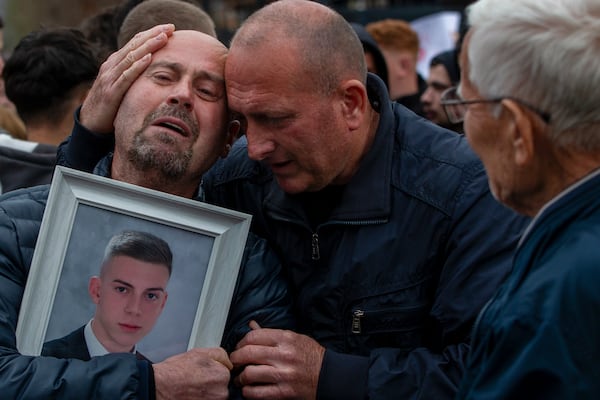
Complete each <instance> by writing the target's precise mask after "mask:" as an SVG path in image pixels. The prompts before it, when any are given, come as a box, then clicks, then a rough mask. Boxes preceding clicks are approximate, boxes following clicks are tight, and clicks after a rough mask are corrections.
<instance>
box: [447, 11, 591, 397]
mask: <svg viewBox="0 0 600 400" xmlns="http://www.w3.org/2000/svg"><path fill="white" fill-rule="evenodd" d="M468 18H469V24H470V27H471V28H470V31H469V33H468V34H467V36H466V38H465V42H464V45H463V50H462V52H461V56H460V65H461V72H462V75H461V82H460V85H459V88H458V92H455V93H453V94H452V95H451V96H447V98H445V99H444V104H445V107H446V108H447V109H448V113H449V115H451V116H453V117H456V119H455V122H458V121H459V120H460V119H461V118H462V117H463V114H464V127H465V135H466V137H467V139H468V141H469V143H470V145H471V146H472V147H473V149H474V150H475V152H476V153H477V154H478V155H479V156H480V157H481V160H482V161H483V163H484V165H485V168H486V170H487V173H488V181H489V185H490V188H491V190H492V192H493V193H494V196H495V197H496V199H498V200H499V201H500V202H502V203H503V204H505V205H506V206H509V207H511V208H513V209H514V210H516V211H518V212H519V213H522V214H525V215H528V216H531V217H534V218H533V221H532V223H531V225H530V226H529V227H528V228H527V230H526V231H525V233H524V234H523V237H522V238H521V240H520V242H519V246H518V248H517V251H516V254H515V257H514V261H513V267H512V269H511V273H510V275H509V277H508V279H507V281H506V282H505V283H504V285H503V286H502V287H501V288H500V290H498V291H497V292H496V294H495V295H494V297H493V299H492V301H491V302H490V303H489V304H488V305H487V306H486V307H485V308H484V310H483V311H482V313H481V315H480V316H479V318H478V322H477V324H476V325H475V327H474V329H473V339H472V346H471V351H470V354H469V357H468V361H467V369H466V373H465V377H464V379H463V381H462V384H461V386H460V391H459V394H458V397H457V398H458V399H469V400H477V399H544V400H552V399H557V400H558V399H561V400H562V399H590V400H591V399H598V398H600V371H599V370H598V360H600V341H599V340H598V337H599V334H600V292H599V290H598V288H599V287H600V269H599V265H600V250H599V247H598V243H600V109H599V108H598V105H599V104H600V91H598V87H600V69H598V68H596V67H594V66H597V65H598V64H599V63H600V3H598V1H596V0H515V1H511V2H507V1H503V0H480V1H477V2H475V3H474V4H473V5H471V6H470V7H469V9H468ZM455 111H458V112H455Z"/></svg>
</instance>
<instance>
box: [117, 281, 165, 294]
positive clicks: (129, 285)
mask: <svg viewBox="0 0 600 400" xmlns="http://www.w3.org/2000/svg"><path fill="white" fill-rule="evenodd" d="M113 282H114V283H120V284H121V285H123V286H127V287H129V288H132V289H134V287H133V285H132V284H131V283H129V282H125V281H123V280H121V279H114V280H113ZM144 290H145V291H148V290H153V291H156V290H158V291H161V292H164V291H165V289H164V288H162V287H155V288H154V287H151V288H146V289H144Z"/></svg>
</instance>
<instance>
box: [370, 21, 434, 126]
mask: <svg viewBox="0 0 600 400" xmlns="http://www.w3.org/2000/svg"><path fill="white" fill-rule="evenodd" d="M365 28H366V29H367V32H369V33H370V34H371V36H372V37H373V39H375V41H376V42H377V44H379V48H380V49H381V51H382V52H383V55H384V57H385V62H386V64H387V69H388V80H389V93H390V98H391V99H392V100H394V101H397V102H399V103H400V104H402V105H403V106H405V107H407V108H408V109H410V110H412V111H413V112H415V113H417V114H419V115H423V105H422V104H421V95H422V94H423V92H424V91H425V89H426V88H427V84H426V83H425V80H424V79H423V77H422V76H421V75H420V74H419V73H418V72H417V61H418V57H419V35H418V34H417V32H415V30H414V29H412V27H411V26H410V24H409V23H408V22H406V21H402V20H399V19H390V18H388V19H384V20H381V21H375V22H370V23H368V24H367V25H365Z"/></svg>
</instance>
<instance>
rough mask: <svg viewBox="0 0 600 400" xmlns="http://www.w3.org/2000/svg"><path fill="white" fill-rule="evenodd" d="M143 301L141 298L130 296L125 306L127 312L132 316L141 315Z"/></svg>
mask: <svg viewBox="0 0 600 400" xmlns="http://www.w3.org/2000/svg"><path fill="white" fill-rule="evenodd" d="M141 305H142V299H141V298H140V297H139V296H130V297H129V299H128V300H127V304H126V305H125V311H126V312H127V313H130V314H136V315H139V314H140V312H141Z"/></svg>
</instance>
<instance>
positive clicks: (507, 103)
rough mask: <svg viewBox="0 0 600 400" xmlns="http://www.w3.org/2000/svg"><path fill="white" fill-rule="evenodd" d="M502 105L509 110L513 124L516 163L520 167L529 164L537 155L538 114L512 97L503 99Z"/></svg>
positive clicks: (510, 120) (512, 132)
mask: <svg viewBox="0 0 600 400" xmlns="http://www.w3.org/2000/svg"><path fill="white" fill-rule="evenodd" d="M502 105H503V106H504V108H505V110H506V111H507V112H508V116H507V117H508V118H509V123H510V124H511V125H510V127H511V129H512V131H511V135H512V138H511V140H512V143H513V149H514V161H515V164H516V165H518V166H520V167H524V166H527V165H528V164H529V163H530V162H531V160H532V159H533V158H534V155H535V146H536V134H537V129H539V127H538V124H537V121H536V120H535V119H534V118H535V117H536V116H535V115H534V114H533V113H532V112H531V111H530V110H527V109H525V108H524V106H523V105H521V104H519V103H517V102H516V101H514V100H511V99H504V100H502Z"/></svg>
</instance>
